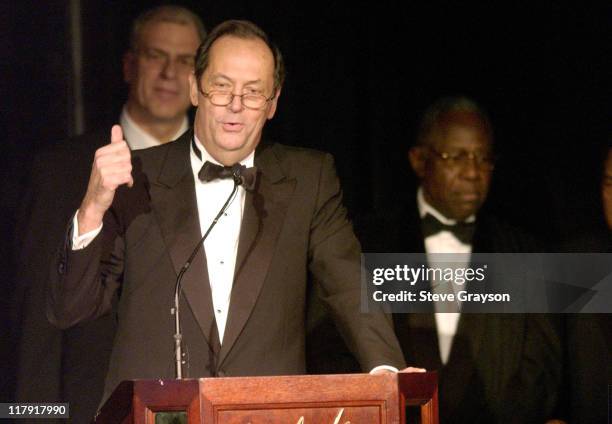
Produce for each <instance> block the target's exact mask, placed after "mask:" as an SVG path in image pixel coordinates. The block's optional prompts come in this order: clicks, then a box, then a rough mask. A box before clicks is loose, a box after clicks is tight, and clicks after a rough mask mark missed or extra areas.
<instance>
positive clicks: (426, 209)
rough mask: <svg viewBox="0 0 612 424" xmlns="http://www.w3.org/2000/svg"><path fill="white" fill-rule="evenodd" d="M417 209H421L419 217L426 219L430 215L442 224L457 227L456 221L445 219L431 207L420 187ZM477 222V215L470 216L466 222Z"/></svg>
mask: <svg viewBox="0 0 612 424" xmlns="http://www.w3.org/2000/svg"><path fill="white" fill-rule="evenodd" d="M417 207H418V208H419V216H420V217H421V218H424V217H425V215H427V214H430V215H432V216H433V217H434V218H436V219H437V220H438V221H440V222H441V223H442V224H445V225H455V224H456V223H457V221H456V220H455V219H450V218H447V217H445V216H444V215H443V214H442V213H440V212H439V211H438V210H437V209H435V208H434V207H433V206H431V205H430V204H429V203H428V202H427V200H425V196H424V195H423V187H419V189H418V190H417ZM475 220H476V216H475V215H470V216H469V217H468V218H467V219H466V220H465V222H474V221H475Z"/></svg>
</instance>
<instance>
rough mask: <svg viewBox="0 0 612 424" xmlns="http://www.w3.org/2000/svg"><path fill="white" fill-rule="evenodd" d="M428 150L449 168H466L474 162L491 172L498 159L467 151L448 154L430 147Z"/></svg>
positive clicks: (486, 154)
mask: <svg viewBox="0 0 612 424" xmlns="http://www.w3.org/2000/svg"><path fill="white" fill-rule="evenodd" d="M428 149H429V150H430V151H431V152H432V153H434V154H435V155H436V156H437V157H438V158H439V159H440V160H441V161H442V163H443V164H444V166H446V167H448V168H464V167H465V166H466V165H467V164H468V163H469V161H474V165H476V167H477V168H480V169H482V170H484V171H490V170H492V169H493V168H494V167H495V160H496V158H495V156H493V155H492V154H491V153H480V152H468V151H466V150H461V151H460V152H457V153H448V152H439V151H437V150H436V149H434V148H433V147H428Z"/></svg>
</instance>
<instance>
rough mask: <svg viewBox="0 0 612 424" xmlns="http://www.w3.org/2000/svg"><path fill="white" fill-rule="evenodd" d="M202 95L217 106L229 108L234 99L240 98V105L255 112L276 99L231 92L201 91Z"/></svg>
mask: <svg viewBox="0 0 612 424" xmlns="http://www.w3.org/2000/svg"><path fill="white" fill-rule="evenodd" d="M200 93H202V95H203V96H204V97H207V98H208V100H209V101H210V102H211V103H212V104H213V105H215V106H227V105H229V104H230V103H231V102H233V101H234V97H240V103H242V106H244V107H246V108H247V109H255V110H257V109H261V108H263V107H264V106H265V105H266V103H268V102H269V101H270V100H272V99H274V94H273V95H272V96H270V97H266V96H264V95H263V94H252V93H244V94H234V93H231V92H229V91H210V92H208V93H207V92H205V91H203V90H200Z"/></svg>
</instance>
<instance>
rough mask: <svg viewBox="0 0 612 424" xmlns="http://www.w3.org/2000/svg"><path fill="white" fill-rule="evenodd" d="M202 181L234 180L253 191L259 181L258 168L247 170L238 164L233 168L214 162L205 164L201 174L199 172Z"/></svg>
mask: <svg viewBox="0 0 612 424" xmlns="http://www.w3.org/2000/svg"><path fill="white" fill-rule="evenodd" d="M198 178H199V179H200V181H204V182H208V181H213V180H216V179H224V178H233V179H234V181H239V184H241V185H242V186H243V187H244V188H245V190H248V191H251V190H253V189H254V188H255V181H256V179H257V168H255V167H254V166H253V167H251V168H247V167H246V166H244V165H241V164H239V163H236V164H234V165H232V166H221V165H217V164H215V163H212V162H208V161H206V162H204V165H202V168H201V169H200V172H198Z"/></svg>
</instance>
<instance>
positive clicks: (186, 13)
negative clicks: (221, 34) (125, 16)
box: [130, 4, 206, 54]
mask: <svg viewBox="0 0 612 424" xmlns="http://www.w3.org/2000/svg"><path fill="white" fill-rule="evenodd" d="M151 22H170V23H174V24H179V25H193V27H194V28H195V29H196V31H197V33H198V36H199V37H200V42H202V41H203V40H204V38H206V27H205V26H204V24H203V23H202V20H201V19H200V17H199V16H198V15H196V14H195V13H193V12H192V11H191V10H189V9H187V8H186V7H183V6H176V5H171V4H168V5H163V6H157V7H154V8H153V9H149V10H146V11H144V12H142V13H141V14H140V15H138V17H137V18H136V19H135V20H134V22H133V23H132V28H131V31H130V50H131V51H132V52H136V51H138V47H139V46H138V44H139V43H140V36H141V33H142V30H143V28H144V27H145V26H146V25H147V24H148V23H151ZM194 54H195V52H194Z"/></svg>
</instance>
